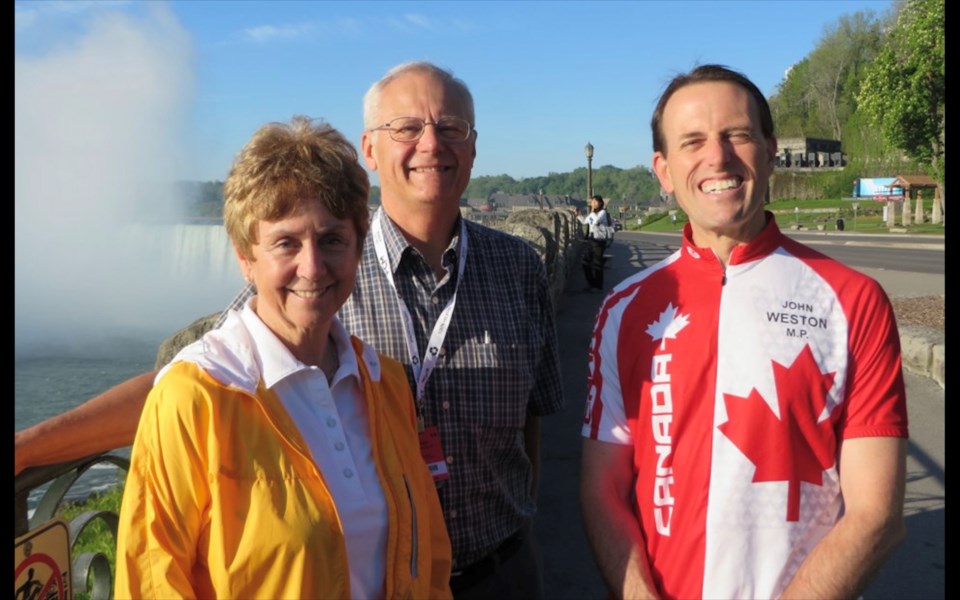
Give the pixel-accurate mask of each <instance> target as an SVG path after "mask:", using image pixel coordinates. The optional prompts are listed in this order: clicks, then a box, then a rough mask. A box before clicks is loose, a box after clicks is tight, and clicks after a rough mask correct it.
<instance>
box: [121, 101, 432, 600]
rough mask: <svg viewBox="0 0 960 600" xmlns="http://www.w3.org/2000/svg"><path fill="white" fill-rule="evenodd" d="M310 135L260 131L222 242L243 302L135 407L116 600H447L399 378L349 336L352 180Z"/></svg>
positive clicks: (347, 159)
mask: <svg viewBox="0 0 960 600" xmlns="http://www.w3.org/2000/svg"><path fill="white" fill-rule="evenodd" d="M357 159H358V156H357V152H356V150H355V149H354V148H353V146H351V145H350V143H349V142H348V141H347V140H346V139H345V138H344V137H343V136H342V135H340V133H339V132H337V131H336V130H334V129H333V128H332V127H330V126H329V125H327V124H325V123H320V124H316V123H313V122H312V121H311V120H310V119H308V118H306V117H303V116H297V117H294V118H293V119H292V120H291V121H290V123H270V124H267V125H265V126H263V127H261V128H260V129H258V130H257V131H256V132H255V133H254V135H253V137H252V138H251V140H250V141H249V142H248V143H247V145H246V146H245V147H244V148H243V150H242V151H241V152H240V153H239V155H238V156H237V158H236V159H235V160H234V163H233V167H232V168H231V170H230V174H229V176H228V177H227V179H226V182H225V184H224V208H223V211H224V226H225V227H226V229H227V233H228V235H229V237H230V240H231V242H232V244H233V247H234V250H235V252H236V256H237V260H238V262H239V263H240V269H241V272H242V273H243V275H244V278H245V279H246V280H247V281H249V282H251V283H252V284H254V285H255V286H256V289H257V291H258V293H257V294H256V295H254V296H252V297H250V298H249V299H248V300H247V301H246V302H245V303H244V306H243V307H242V308H240V309H238V310H230V311H229V313H228V315H227V318H226V321H225V322H224V324H223V325H222V326H221V327H220V328H219V329H216V330H213V331H209V332H207V333H206V334H205V335H204V336H203V338H202V339H200V340H197V341H196V342H193V343H192V344H190V345H189V346H187V347H185V348H183V349H182V350H181V351H180V352H179V353H178V354H177V356H176V357H175V358H174V359H173V361H172V362H171V363H170V364H169V365H167V366H166V367H165V368H164V369H162V370H161V371H160V373H159V375H158V377H157V382H156V384H155V385H154V386H153V389H152V391H151V392H150V394H149V396H148V397H147V401H146V405H145V407H144V410H143V414H142V416H141V419H140V424H139V428H138V429H137V434H136V438H135V439H134V443H133V449H132V452H131V455H130V468H129V470H128V474H127V478H126V484H125V488H124V495H123V501H122V505H121V509H120V521H119V530H118V536H117V564H116V585H115V592H114V595H115V596H116V597H117V598H174V597H180V598H188V597H194V598H196V597H207V598H396V597H403V598H406V597H415V598H427V597H429V598H445V597H450V596H451V594H450V588H449V576H450V560H451V557H450V539H449V538H448V536H447V531H446V527H445V525H444V522H443V514H442V512H441V509H440V502H439V499H438V498H437V491H436V488H435V486H434V484H433V478H432V477H431V475H430V472H429V471H428V470H427V467H426V465H425V464H424V462H423V458H422V457H421V456H420V444H419V440H418V439H417V430H416V411H415V406H414V402H413V396H412V395H411V393H410V388H409V387H408V385H407V382H406V376H405V375H404V372H403V367H402V366H401V365H400V363H399V362H397V361H395V360H393V359H391V358H388V357H385V356H380V355H378V354H377V353H376V352H374V351H373V349H372V348H371V347H369V346H367V345H366V344H364V343H363V342H362V341H360V340H359V339H357V338H356V337H351V336H349V335H347V332H346V330H345V329H344V327H343V325H341V324H340V322H339V321H338V320H337V317H336V313H337V311H338V310H339V309H340V307H341V306H342V305H343V303H344V301H346V299H347V297H348V296H349V295H350V293H351V291H352V290H353V287H354V282H355V281H356V277H357V267H358V265H359V262H360V254H361V251H362V249H363V240H364V238H365V237H366V234H367V228H368V226H369V216H368V210H367V195H368V192H369V188H370V186H369V182H368V179H367V174H366V172H365V171H364V170H363V168H362V167H361V166H360V164H359V163H358V162H357Z"/></svg>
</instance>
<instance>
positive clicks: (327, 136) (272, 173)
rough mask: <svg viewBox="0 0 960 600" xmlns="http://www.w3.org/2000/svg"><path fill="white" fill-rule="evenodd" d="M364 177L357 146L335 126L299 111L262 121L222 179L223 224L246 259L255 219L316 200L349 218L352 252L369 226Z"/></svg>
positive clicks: (254, 238)
mask: <svg viewBox="0 0 960 600" xmlns="http://www.w3.org/2000/svg"><path fill="white" fill-rule="evenodd" d="M369 192H370V180H369V178H368V177H367V172H366V171H365V170H364V169H363V167H361V166H360V163H359V162H358V156H357V150H356V148H354V146H353V145H352V144H351V143H350V142H349V141H347V139H346V138H345V137H344V136H343V134H341V133H340V132H339V131H337V130H336V129H334V128H333V127H331V126H330V125H329V124H327V123H325V122H323V121H315V120H313V119H311V118H309V117H306V116H303V115H296V116H294V117H293V118H292V119H291V120H290V122H289V123H268V124H266V125H264V126H262V127H260V128H259V129H257V131H256V132H255V133H254V134H253V137H252V138H250V141H249V142H247V144H246V145H245V146H244V147H243V149H242V150H241V151H240V153H239V154H237V156H236V158H234V160H233V166H232V167H231V168H230V174H229V175H228V176H227V180H226V182H224V185H223V224H224V226H225V227H226V228H227V234H228V235H229V236H230V240H231V241H232V242H233V245H234V246H235V247H236V248H237V251H238V252H240V253H241V254H242V255H243V256H244V257H246V258H250V259H252V258H253V257H252V255H251V248H252V246H253V245H254V244H255V243H256V242H257V223H258V222H259V221H261V220H265V221H277V220H280V219H283V218H285V217H288V216H290V215H292V214H295V213H297V212H298V211H300V210H302V209H304V208H305V207H307V206H308V205H309V204H310V203H312V202H318V203H320V204H321V205H322V206H323V207H325V208H326V209H327V210H328V211H330V213H331V214H332V215H333V216H334V217H336V218H338V219H347V218H349V219H350V220H352V221H353V225H354V228H355V230H356V232H357V252H358V253H359V252H360V250H361V248H362V247H363V240H364V238H366V235H367V230H368V229H369V227H370V220H369V209H368V208H367V201H368V196H369Z"/></svg>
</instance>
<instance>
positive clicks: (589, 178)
mask: <svg viewBox="0 0 960 600" xmlns="http://www.w3.org/2000/svg"><path fill="white" fill-rule="evenodd" d="M583 153H584V154H585V155H586V156H587V200H589V199H590V198H593V144H591V143H590V142H587V145H586V146H585V147H584V148H583Z"/></svg>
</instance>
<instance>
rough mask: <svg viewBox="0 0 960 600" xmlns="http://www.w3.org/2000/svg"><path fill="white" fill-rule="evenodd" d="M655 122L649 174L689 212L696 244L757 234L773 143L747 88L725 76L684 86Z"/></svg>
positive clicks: (774, 149)
mask: <svg viewBox="0 0 960 600" xmlns="http://www.w3.org/2000/svg"><path fill="white" fill-rule="evenodd" d="M661 127H662V133H663V141H664V149H663V151H661V152H655V153H654V156H653V168H654V172H656V174H657V178H658V179H659V180H660V185H661V186H663V189H664V190H666V191H667V192H668V193H672V194H674V196H675V197H676V199H677V202H678V203H679V204H680V206H681V207H682V208H683V210H684V212H686V213H687V216H688V217H689V218H690V226H691V228H692V229H693V238H694V243H696V244H697V245H698V246H712V245H713V244H712V242H714V241H716V240H718V239H719V238H728V239H731V240H734V241H737V242H746V241H749V240H750V239H752V238H753V237H754V236H756V235H757V233H759V232H760V231H761V230H762V229H763V227H764V224H765V219H764V214H763V206H764V199H765V195H766V190H767V183H768V180H769V178H770V175H771V174H772V172H773V165H774V160H775V157H776V153H777V142H776V139H773V138H769V139H767V138H764V136H763V134H762V132H761V129H760V117H759V114H758V111H757V107H756V104H755V102H754V100H753V98H752V97H751V96H750V94H749V93H748V92H747V91H746V90H745V89H744V88H742V87H740V86H739V85H736V84H734V83H730V82H726V81H711V82H702V83H695V84H691V85H687V86H685V87H682V88H680V89H679V90H677V91H676V92H674V94H673V96H672V97H671V98H670V99H669V100H668V102H667V104H666V106H665V107H664V111H663V120H662V125H661Z"/></svg>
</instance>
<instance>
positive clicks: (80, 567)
mask: <svg viewBox="0 0 960 600" xmlns="http://www.w3.org/2000/svg"><path fill="white" fill-rule="evenodd" d="M102 463H110V464H113V465H115V466H116V467H118V468H120V469H123V470H124V471H126V470H127V469H128V468H129V466H130V461H129V460H128V459H126V458H123V457H121V456H116V455H114V454H97V455H95V456H88V457H86V458H82V459H79V460H75V461H71V462H65V463H59V464H55V465H45V466H42V467H32V468H29V469H24V471H23V472H22V473H21V474H20V475H17V476H16V478H15V479H14V538H15V539H16V538H19V537H21V536H23V535H25V534H27V533H29V532H30V531H32V530H34V529H36V528H37V527H39V526H41V525H43V524H44V523H47V522H48V521H50V520H51V519H53V518H54V517H55V516H56V515H57V511H58V510H59V509H60V506H61V505H62V504H63V501H64V498H65V497H66V495H67V493H68V492H69V491H70V488H71V487H72V486H73V484H74V483H76V482H77V480H78V479H80V477H81V476H82V475H83V474H84V473H86V472H87V471H88V470H89V469H90V468H91V467H93V466H95V465H98V464H102ZM47 483H50V487H48V488H47V489H46V490H45V491H44V493H43V495H42V496H41V498H40V501H39V503H38V504H37V507H36V509H35V510H34V512H33V515H30V514H29V510H28V506H27V500H28V498H29V496H30V493H31V492H32V491H33V490H35V489H37V488H39V487H41V486H43V485H45V484H47ZM118 518H119V516H118V515H117V513H115V512H112V511H105V510H87V511H84V512H82V513H80V514H78V515H77V516H75V517H74V518H73V519H71V520H70V522H69V531H70V539H69V546H70V556H71V561H70V562H71V573H72V576H71V585H70V587H71V589H72V590H73V592H74V594H76V593H78V592H79V593H85V594H88V595H89V597H90V598H91V600H107V599H109V598H110V596H111V595H112V593H113V577H112V575H111V568H110V561H109V560H108V559H107V557H106V556H105V555H104V554H103V553H100V552H84V553H81V554H79V555H77V554H76V553H75V552H74V551H73V548H74V547H75V545H76V543H77V540H78V539H79V538H80V535H81V534H82V533H83V532H84V530H85V529H86V528H87V527H88V526H89V525H91V524H92V523H94V522H96V521H102V522H103V523H104V524H105V525H106V527H107V528H108V529H109V531H110V533H111V534H112V535H113V539H114V544H116V539H117V523H118Z"/></svg>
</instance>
